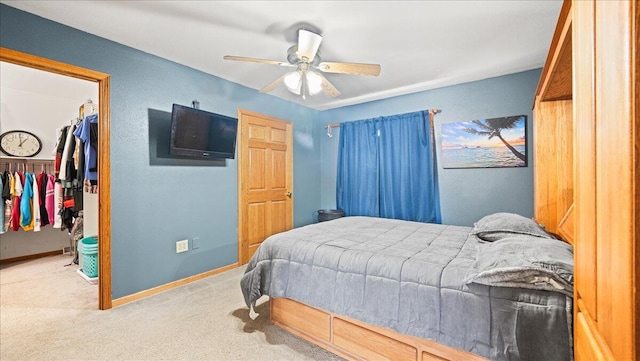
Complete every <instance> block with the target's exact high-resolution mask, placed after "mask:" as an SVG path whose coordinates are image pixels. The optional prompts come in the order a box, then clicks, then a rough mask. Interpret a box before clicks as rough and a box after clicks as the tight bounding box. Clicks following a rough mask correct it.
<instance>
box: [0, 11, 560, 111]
mask: <svg viewBox="0 0 640 361" xmlns="http://www.w3.org/2000/svg"><path fill="white" fill-rule="evenodd" d="M0 2H1V3H4V4H6V5H9V6H12V7H15V8H18V9H21V10H24V11H27V12H30V13H33V14H36V15H39V16H42V17H45V18H48V19H51V20H54V21H57V22H60V23H62V24H65V25H69V26H71V27H74V28H77V29H80V30H83V31H86V32H88V33H91V34H95V35H97V36H101V37H104V38H107V39H110V40H113V41H116V42H118V43H121V44H125V45H128V46H131V47H133V48H136V49H140V50H142V51H145V52H148V53H151V54H154V55H157V56H160V57H163V58H166V59H169V60H172V61H175V62H178V63H181V64H184V65H187V66H190V67H192V68H195V69H198V70H201V71H203V72H206V73H209V74H213V75H215V76H218V77H220V78H223V79H227V80H229V81H232V82H235V83H238V84H242V85H244V86H247V87H249V88H253V89H256V90H258V89H261V88H262V87H264V86H266V85H267V84H269V83H271V82H272V81H273V80H275V79H277V78H278V77H280V76H281V75H282V74H284V73H285V72H287V71H289V69H288V68H282V67H278V66H275V65H265V64H256V63H245V62H235V61H227V60H223V59H222V57H223V56H224V55H237V56H247V57H256V58H264V59H272V60H279V61H286V55H287V49H288V48H289V47H290V46H291V45H293V44H294V43H295V42H296V38H295V35H294V34H295V31H296V30H297V29H298V28H299V27H300V26H299V24H301V23H304V24H307V25H306V28H308V29H310V30H313V28H314V27H315V28H317V29H319V31H320V32H321V34H322V36H323V42H322V45H321V46H320V52H321V57H322V60H325V61H338V62H357V63H377V64H380V65H381V66H382V71H381V73H380V76H378V77H368V76H357V75H346V74H325V75H326V77H327V79H329V81H331V82H332V83H333V84H334V85H335V86H336V87H337V88H338V90H339V91H340V92H341V93H342V94H341V95H340V96H338V97H337V98H327V97H326V96H325V95H324V94H318V95H316V96H313V97H311V98H308V99H307V100H306V101H303V100H302V99H301V98H300V97H299V96H295V95H294V94H291V93H289V92H288V91H287V90H286V89H285V88H284V86H281V87H279V88H278V89H276V90H274V91H273V92H271V93H270V94H272V95H274V96H277V97H280V98H283V99H285V100H288V101H292V102H296V103H300V104H302V105H304V106H307V107H310V108H313V109H318V110H324V109H331V108H336V107H341V106H346V105H352V104H358V103H363V102H367V101H372V100H377V99H382V98H388V97H392V96H397V95H403V94H408V93H413V92H417V91H422V90H427V89H433V88H439V87H443V86H447V85H453V84H459V83H463V82H468V81H474V80H480V79H485V78H489V77H494V76H499V75H504V74H510V73H514V72H519V71H524V70H529V69H535V68H539V67H542V66H543V64H544V60H545V58H546V55H547V51H548V49H549V45H550V43H551V38H552V35H553V31H554V28H555V24H556V22H557V18H558V15H559V13H560V8H561V6H562V1H561V0H542V1H536V0H529V1H521V0H518V1H507V0H500V1H480V0H478V1H435V0H434V1H23V0H20V1H15V0H10V1H7V0H0Z"/></svg>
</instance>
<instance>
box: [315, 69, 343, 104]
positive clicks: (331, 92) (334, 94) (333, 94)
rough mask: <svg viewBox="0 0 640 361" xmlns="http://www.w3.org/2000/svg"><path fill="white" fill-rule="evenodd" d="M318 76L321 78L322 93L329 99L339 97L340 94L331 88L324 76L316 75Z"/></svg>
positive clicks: (334, 88)
mask: <svg viewBox="0 0 640 361" xmlns="http://www.w3.org/2000/svg"><path fill="white" fill-rule="evenodd" d="M316 74H318V75H319V76H320V78H322V92H323V93H324V94H325V95H326V96H328V97H330V98H335V97H337V96H338V95H340V92H339V91H338V89H336V87H335V86H333V84H331V83H330V82H329V80H327V78H325V76H324V75H322V74H320V73H316Z"/></svg>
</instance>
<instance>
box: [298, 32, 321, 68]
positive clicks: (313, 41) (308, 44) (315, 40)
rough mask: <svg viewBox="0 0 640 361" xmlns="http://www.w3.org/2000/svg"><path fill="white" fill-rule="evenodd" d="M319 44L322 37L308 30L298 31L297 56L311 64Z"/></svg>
mask: <svg viewBox="0 0 640 361" xmlns="http://www.w3.org/2000/svg"><path fill="white" fill-rule="evenodd" d="M321 42H322V36H320V35H318V34H316V33H312V32H311V31H309V30H304V29H300V30H299V31H298V55H299V56H300V57H301V58H302V57H305V58H307V61H309V62H311V61H312V60H313V58H315V57H316V53H317V52H318V48H320V43H321Z"/></svg>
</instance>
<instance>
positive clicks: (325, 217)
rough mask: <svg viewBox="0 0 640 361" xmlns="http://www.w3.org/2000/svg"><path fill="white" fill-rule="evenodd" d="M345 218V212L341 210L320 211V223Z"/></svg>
mask: <svg viewBox="0 0 640 361" xmlns="http://www.w3.org/2000/svg"><path fill="white" fill-rule="evenodd" d="M340 217H344V212H343V211H342V210H340V209H320V210H318V222H324V221H330V220H332V219H336V218H340Z"/></svg>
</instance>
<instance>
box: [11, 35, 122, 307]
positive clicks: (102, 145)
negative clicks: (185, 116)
mask: <svg viewBox="0 0 640 361" xmlns="http://www.w3.org/2000/svg"><path fill="white" fill-rule="evenodd" d="M0 61H5V62H7V63H13V64H17V65H22V66H25V67H28V68H33V69H38V70H43V71H46V72H49V73H56V74H60V75H64V76H70V77H72V78H77V79H83V80H88V81H92V82H95V83H98V106H99V114H100V122H98V150H99V151H98V183H99V191H98V202H99V205H98V239H99V242H98V263H99V265H98V266H99V270H98V272H99V275H100V277H99V278H98V308H99V309H100V310H107V309H110V308H111V307H112V303H111V301H112V295H111V158H110V155H109V150H110V139H111V136H110V129H111V126H110V100H109V95H110V81H111V80H110V75H109V74H105V73H101V72H98V71H94V70H90V69H86V68H81V67H78V66H75V65H71V64H66V63H62V62H58V61H55V60H50V59H46V58H42V57H39V56H35V55H31V54H27V53H23V52H20V51H16V50H12V49H8V48H4V47H0Z"/></svg>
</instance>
